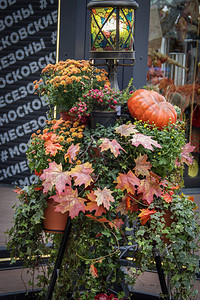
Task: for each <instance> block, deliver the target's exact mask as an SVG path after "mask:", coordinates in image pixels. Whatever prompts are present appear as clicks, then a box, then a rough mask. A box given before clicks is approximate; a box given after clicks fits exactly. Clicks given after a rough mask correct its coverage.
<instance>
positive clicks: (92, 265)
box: [90, 264, 98, 278]
mask: <svg viewBox="0 0 200 300" xmlns="http://www.w3.org/2000/svg"><path fill="white" fill-rule="evenodd" d="M90 273H91V274H92V277H93V278H96V277H98V274H97V268H95V266H94V264H91V265H90Z"/></svg>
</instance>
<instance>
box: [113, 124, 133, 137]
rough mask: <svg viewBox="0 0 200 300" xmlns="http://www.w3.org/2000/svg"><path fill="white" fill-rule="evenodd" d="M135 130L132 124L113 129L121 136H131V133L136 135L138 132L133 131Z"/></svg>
mask: <svg viewBox="0 0 200 300" xmlns="http://www.w3.org/2000/svg"><path fill="white" fill-rule="evenodd" d="M135 128H136V125H133V124H128V125H126V124H123V125H120V126H119V127H116V128H115V131H116V132H117V133H119V134H121V135H122V136H130V135H131V134H133V133H137V132H138V130H137V129H135Z"/></svg>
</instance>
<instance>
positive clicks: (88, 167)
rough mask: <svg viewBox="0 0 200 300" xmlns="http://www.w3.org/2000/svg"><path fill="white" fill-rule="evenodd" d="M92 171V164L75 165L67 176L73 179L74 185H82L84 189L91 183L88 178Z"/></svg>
mask: <svg viewBox="0 0 200 300" xmlns="http://www.w3.org/2000/svg"><path fill="white" fill-rule="evenodd" d="M93 171H94V169H92V164H90V163H89V162H86V163H84V164H81V165H76V167H75V168H72V169H71V171H69V172H68V174H69V175H70V176H71V177H73V178H74V181H75V184H76V185H82V184H84V185H85V187H87V186H89V185H90V183H91V181H92V177H91V176H90V174H91V173H92V172H93Z"/></svg>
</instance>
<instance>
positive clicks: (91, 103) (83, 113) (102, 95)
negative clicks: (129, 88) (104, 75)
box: [69, 86, 124, 123]
mask: <svg viewBox="0 0 200 300" xmlns="http://www.w3.org/2000/svg"><path fill="white" fill-rule="evenodd" d="M123 99H124V93H123V92H122V91H114V90H112V89H111V88H110V87H107V86H105V87H104V88H102V89H91V90H89V91H88V92H87V93H85V94H83V95H82V97H80V98H79V101H78V102H76V103H75V106H73V107H72V108H71V109H70V111H69V112H70V114H71V115H72V116H76V117H77V116H78V119H79V120H81V121H82V122H83V123H84V122H85V120H86V118H88V117H89V115H90V113H91V112H93V111H115V110H116V108H117V106H119V105H120V104H121V102H122V101H123Z"/></svg>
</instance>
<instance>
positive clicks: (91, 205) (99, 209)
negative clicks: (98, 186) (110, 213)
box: [86, 191, 106, 216]
mask: <svg viewBox="0 0 200 300" xmlns="http://www.w3.org/2000/svg"><path fill="white" fill-rule="evenodd" d="M87 198H88V200H89V201H88V202H87V203H86V210H89V211H94V210H95V211H96V212H95V214H94V215H95V216H101V215H102V214H103V213H106V209H105V208H104V207H103V205H97V201H96V199H97V196H96V195H95V194H94V191H91V192H90V193H89V194H87Z"/></svg>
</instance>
